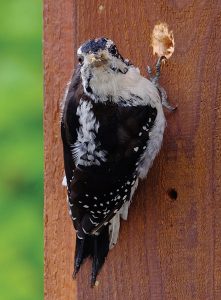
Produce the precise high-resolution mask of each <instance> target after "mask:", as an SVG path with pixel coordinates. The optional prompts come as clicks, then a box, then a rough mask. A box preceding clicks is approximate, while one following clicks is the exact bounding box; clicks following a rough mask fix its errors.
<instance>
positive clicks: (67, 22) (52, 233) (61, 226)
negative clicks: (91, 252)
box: [44, 0, 76, 300]
mask: <svg viewBox="0 0 221 300" xmlns="http://www.w3.org/2000/svg"><path fill="white" fill-rule="evenodd" d="M73 19H74V5H73V3H72V1H69V0H61V1H50V0H45V1H44V98H45V103H44V136H45V144H44V150H45V207H44V222H45V300H52V299H53V300H55V299H59V300H62V299H63V300H73V299H76V284H75V282H74V281H73V280H72V277H71V274H72V271H73V257H74V235H73V229H72V225H71V221H70V220H69V216H68V212H67V204H66V191H65V190H64V189H63V188H62V186H61V181H62V177H63V161H62V155H63V154H62V148H61V138H60V124H59V118H60V112H59V106H60V100H61V98H62V94H63V92H64V88H65V85H66V83H67V81H68V80H69V78H70V74H71V72H72V69H73V62H74V39H73V37H74V26H73Z"/></svg>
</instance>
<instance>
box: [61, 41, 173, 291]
mask: <svg viewBox="0 0 221 300" xmlns="http://www.w3.org/2000/svg"><path fill="white" fill-rule="evenodd" d="M77 56H78V61H79V63H78V66H77V68H76V70H75V72H74V74H73V76H72V78H71V80H70V82H69V84H68V86H67V89H66V92H65V96H64V99H63V101H62V117H61V135H62V141H63V153H64V169H65V176H66V185H67V193H68V197H67V198H68V205H69V212H70V215H71V218H72V221H73V225H74V228H75V230H76V249H75V259H74V272H73V277H74V278H75V277H76V274H77V272H78V271H79V269H80V266H81V264H82V262H83V261H84V259H85V258H87V257H91V258H92V274H91V285H92V286H94V285H95V282H96V277H97V275H98V273H99V271H100V269H101V267H102V265H103V264H104V261H105V258H106V256H107V254H108V251H109V249H111V248H112V247H113V246H114V245H115V244H116V242H117V238H118V232H119V227H120V218H122V219H124V220H126V219H127V215H128V208H129V206H130V203H131V200H132V197H133V195H134V192H135V190H136V188H137V185H138V181H139V179H143V178H145V177H146V175H147V172H148V170H149V168H150V167H151V165H152V162H153V160H154V158H155V156H156V155H157V153H158V152H159V150H160V147H161V143H162V140H163V134H164V129H165V125H166V121H165V117H164V112H163V108H162V105H165V106H166V107H167V108H169V109H170V110H173V107H171V106H170V105H169V103H168V102H167V98H166V93H165V91H164V90H163V89H162V88H161V87H160V85H159V83H158V78H159V75H160V64H161V62H162V60H163V59H164V58H163V57H161V58H160V59H159V60H158V62H157V65H156V76H155V77H152V71H151V69H150V68H148V73H149V75H150V77H151V78H150V80H148V79H146V78H145V77H143V76H141V74H140V71H139V69H138V68H137V67H135V66H134V65H133V64H132V63H131V62H130V61H129V60H128V59H124V58H123V57H122V56H121V55H120V53H119V52H118V49H117V47H116V45H115V44H114V42H113V41H111V40H110V39H107V38H98V39H92V40H89V41H87V42H85V43H84V44H82V45H81V46H80V47H79V49H78V51H77Z"/></svg>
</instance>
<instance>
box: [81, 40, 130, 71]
mask: <svg viewBox="0 0 221 300" xmlns="http://www.w3.org/2000/svg"><path fill="white" fill-rule="evenodd" d="M77 55H78V61H79V64H80V65H81V66H82V67H83V68H84V67H89V68H91V69H93V68H100V67H102V68H103V69H106V70H108V69H111V70H112V71H115V69H117V68H119V69H120V71H122V72H126V70H125V69H126V67H127V66H128V65H129V61H128V60H124V59H123V57H122V56H121V55H120V53H119V52H118V50H117V47H116V45H115V44H114V42H113V41H111V40H109V39H107V38H103V37H102V38H98V39H94V40H89V41H87V42H85V43H84V44H83V45H81V46H80V48H79V49H78V51H77Z"/></svg>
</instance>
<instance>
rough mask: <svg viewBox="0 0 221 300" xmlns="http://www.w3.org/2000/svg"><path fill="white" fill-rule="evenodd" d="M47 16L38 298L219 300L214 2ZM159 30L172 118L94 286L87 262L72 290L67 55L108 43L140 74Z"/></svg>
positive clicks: (88, 4) (101, 4) (54, 11)
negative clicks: (101, 39) (171, 42)
mask: <svg viewBox="0 0 221 300" xmlns="http://www.w3.org/2000/svg"><path fill="white" fill-rule="evenodd" d="M44 11H45V12H44V19H45V35H44V40H45V42H44V49H45V50H44V53H45V296H46V297H45V298H46V299H55V300H57V299H58V300H60V299H79V300H80V299H82V300H87V299H88V300H89V299H90V300H91V299H97V300H100V299H105V300H106V299H111V300H112V299H116V300H120V299H140V300H146V299H148V300H149V299H151V300H161V299H168V300H171V299H179V300H180V299H181V300H182V299H183V300H188V299H200V300H201V299H202V300H204V299H221V201H220V195H221V168H220V165H221V155H220V153H221V134H220V132H221V108H220V106H221V88H220V68H221V59H220V48H221V31H220V26H221V2H220V1H219V0H213V1H209V2H208V1H199V0H197V1H193V0H186V1H184V0H182V1H180V0H179V1H178V0H173V1H172V0H156V1H145V0H139V1H138V0H134V1H123V2H122V1H117V0H103V1H96V0H90V1H87V0H81V1H77V0H76V1H72V0H65V1H64V0H63V1H61V0H57V1H56V2H53V1H52V0H45V7H44ZM159 20H161V21H166V22H167V23H168V24H169V25H170V26H171V28H172V29H173V30H174V35H175V42H176V49H175V53H174V56H173V57H172V58H171V60H170V61H169V63H168V66H167V67H166V68H164V70H163V75H162V78H161V83H162V85H163V86H164V87H165V88H166V90H167V92H168V95H169V97H170V99H171V102H173V103H178V104H179V109H178V111H177V112H176V113H173V114H168V113H167V123H168V126H167V129H166V132H165V139H164V144H163V147H162V150H161V153H160V155H159V156H158V157H157V159H156V161H155V163H154V166H153V167H152V169H151V171H150V173H149V175H148V178H147V180H145V181H144V182H142V183H141V185H140V186H139V189H138V192H137V193H136V195H135V198H134V201H133V203H132V206H131V209H130V213H129V219H128V221H127V222H122V227H121V233H120V239H119V242H118V244H117V245H116V246H115V247H114V249H113V250H111V251H110V253H109V256H108V258H107V261H106V264H105V266H104V268H103V269H102V271H101V273H100V276H99V286H98V287H97V288H94V289H91V288H90V286H89V276H90V270H91V264H90V262H88V261H87V262H86V263H85V264H84V266H83V267H82V270H81V271H80V273H79V276H78V279H77V282H76V283H73V282H72V279H71V271H72V261H73V244H74V241H73V229H72V225H71V222H70V221H69V218H68V213H67V211H66V203H65V192H64V191H63V189H62V188H61V185H60V183H61V177H62V154H61V140H60V134H59V99H60V98H61V95H62V91H63V89H64V86H65V82H66V81H67V79H68V78H69V76H70V71H71V69H72V66H73V63H74V51H76V49H77V47H78V46H79V45H80V44H81V43H82V42H84V41H85V40H87V39H89V38H93V37H98V36H107V37H109V38H111V39H113V40H114V41H115V42H116V44H117V45H118V48H119V50H120V52H121V53H122V55H123V56H124V57H128V58H130V59H131V60H132V61H133V63H134V64H135V65H137V66H138V67H140V68H141V70H142V72H143V74H145V66H146V64H147V63H149V64H153V62H154V60H153V58H152V54H151V49H150V48H149V36H150V33H151V31H152V28H153V26H154V25H155V23H156V22H158V21H159ZM75 63H76V62H75ZM171 188H174V189H175V190H176V191H177V195H178V196H177V199H176V200H175V199H171V198H170V197H169V195H168V190H169V189H171ZM75 284H76V285H77V298H75V291H76V289H75Z"/></svg>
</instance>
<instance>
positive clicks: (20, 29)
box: [0, 0, 43, 300]
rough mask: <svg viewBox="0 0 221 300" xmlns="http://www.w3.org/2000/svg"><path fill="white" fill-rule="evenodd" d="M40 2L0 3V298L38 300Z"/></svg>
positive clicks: (40, 294) (40, 278)
mask: <svg viewBox="0 0 221 300" xmlns="http://www.w3.org/2000/svg"><path fill="white" fill-rule="evenodd" d="M41 10H42V4H41V0H30V1H27V0H17V1H16V0H7V1H1V10H0V20H1V30H0V82H1V89H0V104H1V109H0V229H1V241H0V268H1V271H0V299H3V300H40V299H43V220H42V215H43V136H42V106H43V103H42V102H43V101H42V99H43V96H42V93H43V88H42V59H41V52H42V45H41V33H42V12H41Z"/></svg>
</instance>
